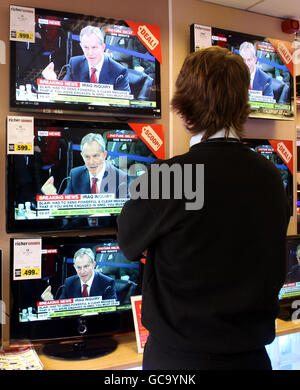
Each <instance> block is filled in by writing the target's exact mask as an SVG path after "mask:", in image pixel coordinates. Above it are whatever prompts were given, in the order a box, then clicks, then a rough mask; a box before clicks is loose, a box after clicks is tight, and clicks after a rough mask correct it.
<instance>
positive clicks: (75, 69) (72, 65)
mask: <svg viewBox="0 0 300 390" xmlns="http://www.w3.org/2000/svg"><path fill="white" fill-rule="evenodd" d="M80 46H81V49H82V51H83V55H81V56H75V57H72V58H71V59H70V62H69V64H68V65H67V67H68V70H67V73H66V75H65V77H64V80H67V81H79V82H87V83H99V84H110V85H112V86H113V89H114V90H119V91H128V92H130V86H129V79H128V71H127V69H126V68H125V67H123V66H122V65H120V64H119V63H118V62H116V61H114V60H113V59H111V58H109V57H108V56H107V55H106V54H105V53H104V50H105V43H104V37H103V34H102V32H101V30H100V29H99V27H94V26H86V27H84V28H83V29H82V30H81V32H80ZM42 75H43V77H44V78H45V79H47V80H56V79H57V76H56V73H55V72H54V63H53V62H50V64H49V65H48V66H47V67H46V68H45V69H44V70H43V72H42Z"/></svg>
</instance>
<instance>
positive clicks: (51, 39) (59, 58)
mask: <svg viewBox="0 0 300 390" xmlns="http://www.w3.org/2000/svg"><path fill="white" fill-rule="evenodd" d="M129 23H130V22H129ZM132 23H134V22H132ZM145 31H146V33H147V34H148V36H151V32H150V33H148V27H147V26H146V25H144V24H141V26H140V27H139V28H138V29H137V32H135V30H134V29H132V28H130V27H129V25H128V23H127V22H125V21H117V20H114V19H108V18H103V17H94V16H88V15H80V14H74V13H67V12H58V11H51V10H44V9H38V8H36V9H35V37H34V38H35V41H34V42H33V43H31V42H23V41H14V40H12V41H11V42H10V45H11V48H10V51H11V65H10V66H11V69H10V74H11V84H10V106H11V109H12V111H14V110H19V111H31V112H43V113H57V114H71V113H80V114H88V115H104V116H106V115H109V116H115V117H124V116H125V117H157V118H159V117H161V101H160V63H159V61H158V60H157V59H156V57H158V58H159V56H155V55H153V50H152V47H154V48H155V49H157V47H158V46H159V45H160V42H159V41H158V40H156V42H155V44H154V43H153V41H151V42H150V43H151V44H152V47H151V44H149V39H148V40H147V39H145V36H146V35H145V34H146V33H145ZM153 39H154V38H153ZM145 42H146V43H145ZM147 44H148V45H147ZM154 53H155V51H154Z"/></svg>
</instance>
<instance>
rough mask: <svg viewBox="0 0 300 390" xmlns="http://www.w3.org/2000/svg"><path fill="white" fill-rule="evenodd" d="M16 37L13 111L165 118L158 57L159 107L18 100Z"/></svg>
mask: <svg viewBox="0 0 300 390" xmlns="http://www.w3.org/2000/svg"><path fill="white" fill-rule="evenodd" d="M35 12H36V13H40V12H42V13H46V14H47V15H49V16H60V17H66V18H74V19H82V20H84V21H86V22H89V21H91V22H96V21H99V22H107V23H109V24H112V23H114V22H115V23H116V24H118V23H119V24H120V25H124V26H126V27H129V26H128V24H127V23H126V22H125V21H124V20H115V19H113V18H105V17H101V16H99V17H97V16H92V15H84V14H77V13H73V12H67V11H66V12H63V11H56V10H48V9H44V8H35ZM15 50H16V41H12V40H11V41H10V111H20V112H32V113H43V114H58V115H85V116H98V117H99V116H103V117H114V118H120V119H122V118H148V119H150V118H152V119H160V118H161V80H160V63H159V61H158V60H157V59H155V64H156V65H155V69H156V72H155V81H156V83H155V92H156V104H157V107H155V108H154V107H148V108H147V107H143V108H137V107H113V106H109V107H106V106H97V105H94V106H91V105H88V104H79V105H77V104H74V105H73V106H72V108H71V107H70V103H59V102H55V103H47V102H25V103H26V104H25V103H22V102H18V101H17V99H16V65H17V64H16V54H15Z"/></svg>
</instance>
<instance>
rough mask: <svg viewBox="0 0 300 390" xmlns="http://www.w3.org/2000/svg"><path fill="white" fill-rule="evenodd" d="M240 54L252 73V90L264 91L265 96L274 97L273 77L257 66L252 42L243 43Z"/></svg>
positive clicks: (250, 84)
mask: <svg viewBox="0 0 300 390" xmlns="http://www.w3.org/2000/svg"><path fill="white" fill-rule="evenodd" d="M239 53H240V55H241V56H242V57H243V59H244V61H245V63H246V64H247V66H248V68H249V71H250V83H249V86H250V89H253V90H255V91H262V93H263V95H264V96H274V94H273V88H272V77H271V76H269V75H268V74H267V73H265V72H264V71H263V70H261V69H260V68H259V67H258V66H257V64H256V63H257V57H256V52H255V48H254V45H253V44H252V43H250V42H243V43H242V44H241V46H240V51H239Z"/></svg>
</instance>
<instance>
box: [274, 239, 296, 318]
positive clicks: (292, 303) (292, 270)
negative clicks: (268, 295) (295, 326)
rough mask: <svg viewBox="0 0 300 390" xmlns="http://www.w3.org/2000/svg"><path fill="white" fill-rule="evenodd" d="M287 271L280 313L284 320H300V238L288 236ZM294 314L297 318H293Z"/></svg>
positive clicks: (280, 294)
mask: <svg viewBox="0 0 300 390" xmlns="http://www.w3.org/2000/svg"><path fill="white" fill-rule="evenodd" d="M286 271H287V276H286V280H285V283H284V285H283V286H282V288H281V290H280V292H279V299H280V313H279V317H280V318H281V319H283V320H288V321H291V320H293V319H294V320H299V315H297V313H298V312H299V307H300V236H299V235H293V236H287V240H286ZM293 313H294V316H295V318H293V317H292V316H293Z"/></svg>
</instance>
